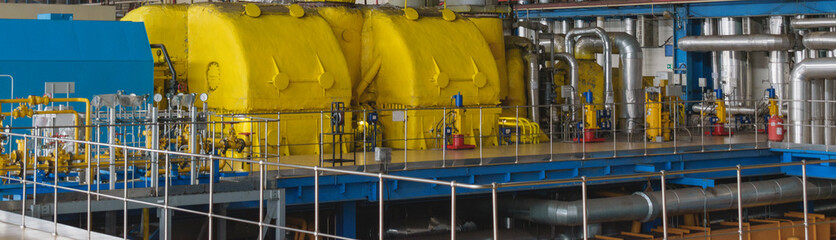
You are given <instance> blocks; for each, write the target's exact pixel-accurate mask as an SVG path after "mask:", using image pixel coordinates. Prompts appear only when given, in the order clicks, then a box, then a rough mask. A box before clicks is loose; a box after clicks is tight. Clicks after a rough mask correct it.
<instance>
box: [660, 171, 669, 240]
mask: <svg viewBox="0 0 836 240" xmlns="http://www.w3.org/2000/svg"><path fill="white" fill-rule="evenodd" d="M665 178H666V173H665V170H662V171H659V179H660V180H661V183H662V239H665V240H667V239H668V196H667V193H668V190H667V185H666V179H665Z"/></svg>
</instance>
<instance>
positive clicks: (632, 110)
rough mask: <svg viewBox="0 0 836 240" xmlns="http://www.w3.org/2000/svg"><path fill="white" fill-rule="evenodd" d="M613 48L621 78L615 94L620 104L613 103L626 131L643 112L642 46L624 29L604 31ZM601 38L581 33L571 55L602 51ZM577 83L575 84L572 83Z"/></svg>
mask: <svg viewBox="0 0 836 240" xmlns="http://www.w3.org/2000/svg"><path fill="white" fill-rule="evenodd" d="M607 35H608V37H609V39H610V41H611V42H612V44H613V47H614V49H615V50H618V51H617V53H618V54H619V57H620V58H621V63H622V64H621V65H622V66H621V80H622V84H621V85H622V87H623V88H624V89H619V91H622V90H623V91H624V93H622V94H621V95H620V96H619V102H620V103H622V105H618V106H617V107H616V109H617V110H616V111H617V113H618V115H619V118H621V119H627V121H626V124H627V131H628V132H633V131H634V130H636V129H638V126H639V125H641V124H642V122H641V119H642V117H643V116H644V112H643V109H644V96H643V94H642V64H643V61H642V55H643V54H642V48H641V45H640V44H639V42H638V41H637V40H636V38H635V37H634V36H632V35H629V34H627V33H621V32H612V33H607ZM603 47H604V42H603V41H601V39H597V38H591V37H582V38H579V39H578V40H577V44H576V47H575V53H576V54H575V55H583V56H587V55H592V54H593V53H595V52H602V51H603ZM573 87H577V86H573Z"/></svg>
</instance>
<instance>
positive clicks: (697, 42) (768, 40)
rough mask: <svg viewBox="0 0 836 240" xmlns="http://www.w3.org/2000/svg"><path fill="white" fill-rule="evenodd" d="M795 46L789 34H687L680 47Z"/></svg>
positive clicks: (692, 49) (698, 49) (784, 48)
mask: <svg viewBox="0 0 836 240" xmlns="http://www.w3.org/2000/svg"><path fill="white" fill-rule="evenodd" d="M792 47H793V38H791V37H790V36H789V35H773V34H752V35H723V36H717V35H711V36H687V37H682V38H680V39H679V49H681V50H682V51H688V52H709V51H747V52H756V51H788V50H790V49H792Z"/></svg>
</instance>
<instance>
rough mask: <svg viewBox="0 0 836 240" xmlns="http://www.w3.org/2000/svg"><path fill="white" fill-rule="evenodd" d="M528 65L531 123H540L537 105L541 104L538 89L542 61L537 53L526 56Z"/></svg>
mask: <svg viewBox="0 0 836 240" xmlns="http://www.w3.org/2000/svg"><path fill="white" fill-rule="evenodd" d="M525 60H526V63H527V64H528V84H529V85H528V90H529V99H528V100H529V103H531V115H530V117H531V121H534V122H538V121H539V119H538V115H539V114H538V111H537V105H538V104H540V94H539V92H538V89H539V87H540V81H539V79H540V60H539V58H538V56H537V53H529V54H528V55H526V56H525Z"/></svg>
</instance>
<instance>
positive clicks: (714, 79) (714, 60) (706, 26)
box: [679, 18, 721, 89]
mask: <svg viewBox="0 0 836 240" xmlns="http://www.w3.org/2000/svg"><path fill="white" fill-rule="evenodd" d="M702 32H703V35H704V36H712V35H716V34H717V21H716V20H715V19H713V18H707V19H705V21H704V22H703V25H702ZM681 41H682V40H681V39H680V42H679V45H680V48H681V45H682V42H681ZM711 83H712V86H713V88H714V89H719V88H720V87H721V84H720V55H719V54H718V53H717V51H711Z"/></svg>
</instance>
